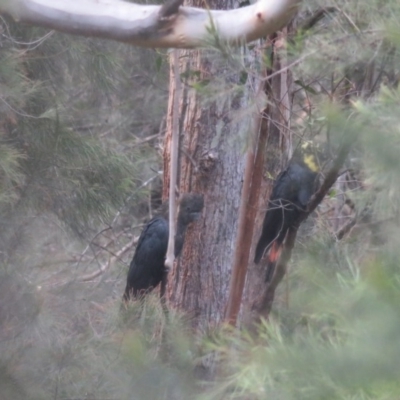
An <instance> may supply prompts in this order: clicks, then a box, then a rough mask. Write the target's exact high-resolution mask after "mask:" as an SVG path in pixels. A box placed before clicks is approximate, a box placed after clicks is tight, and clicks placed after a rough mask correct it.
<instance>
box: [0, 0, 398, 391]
mask: <svg viewBox="0 0 400 400" xmlns="http://www.w3.org/2000/svg"><path fill="white" fill-rule="evenodd" d="M397 3H398V2H397V1H386V2H381V1H378V0H368V1H353V2H347V1H336V2H333V3H331V2H328V1H325V0H323V1H307V2H305V4H304V5H303V7H302V9H301V11H300V12H299V15H298V16H297V17H296V21H295V23H294V24H293V26H292V27H290V29H289V30H290V31H291V32H292V33H293V34H292V36H291V37H290V40H288V41H287V42H286V45H284V44H283V40H281V41H280V42H279V43H278V45H275V47H276V50H275V51H277V52H278V53H279V54H280V57H281V59H284V60H285V62H286V65H287V66H288V68H286V69H283V70H282V73H284V72H285V73H286V72H287V71H290V77H287V76H286V78H287V79H289V78H290V80H291V84H290V93H289V95H288V96H287V97H288V101H289V102H290V121H291V135H290V139H287V140H286V142H285V143H284V144H283V145H281V146H280V152H279V154H275V156H276V160H275V164H274V165H275V168H276V169H277V170H279V169H280V168H282V167H283V166H284V165H285V163H286V162H287V159H288V158H289V157H290V154H291V152H292V151H293V147H294V146H295V145H296V144H297V142H298V140H299V139H309V138H314V139H315V138H320V137H322V138H323V139H322V140H324V141H326V140H329V143H330V144H331V152H332V157H333V158H334V156H335V154H336V152H337V148H338V145H339V144H340V142H341V140H342V135H343V133H346V132H347V133H348V132H356V133H357V142H356V143H355V144H354V146H353V148H352V150H351V153H350V155H349V157H348V159H347V161H346V163H345V165H344V166H343V169H342V173H341V175H340V177H339V179H338V181H337V182H336V184H335V185H334V187H333V189H332V190H331V191H330V192H329V195H328V196H327V198H326V199H325V200H324V202H323V203H322V204H321V205H320V206H319V208H318V209H317V211H316V213H314V215H313V217H312V218H310V220H309V221H308V222H307V223H306V224H304V226H303V227H302V229H301V231H300V233H299V235H298V239H297V243H296V247H295V251H294V254H293V258H292V261H291V263H290V264H291V268H290V270H289V272H288V274H287V275H286V277H285V279H284V281H283V282H282V284H281V285H280V286H279V288H278V292H277V295H276V297H275V302H274V308H273V310H272V312H271V314H270V316H269V317H270V318H269V320H268V322H265V321H263V322H262V324H261V327H260V328H259V331H258V333H257V335H254V334H250V333H249V332H248V331H247V329H246V326H243V329H241V330H235V329H233V328H232V327H228V328H227V327H224V326H222V325H221V324H219V322H220V321H218V320H215V319H211V318H210V319H209V320H204V321H202V323H201V324H198V325H195V326H196V328H197V329H193V323H192V322H193V321H192V320H191V316H190V315H188V314H181V312H180V311H178V310H175V309H174V308H172V309H171V312H170V314H169V319H166V318H165V316H164V314H163V312H162V309H161V308H160V306H159V304H158V300H157V296H156V295H154V296H151V297H150V298H149V299H148V300H147V301H146V303H145V306H144V309H143V310H139V309H138V308H140V307H138V306H137V305H135V304H133V305H132V306H131V307H130V309H129V310H128V311H129V312H128V313H126V314H125V315H123V316H121V313H120V303H121V296H122V292H123V289H124V284H125V277H126V272H127V268H128V264H129V262H130V260H131V257H132V255H133V251H134V245H135V242H136V240H137V236H138V234H139V233H140V230H141V228H142V227H143V224H144V223H145V221H147V220H148V219H149V218H150V217H151V215H153V213H154V210H155V209H156V208H157V207H158V205H159V204H160V201H161V193H162V173H163V160H162V156H163V153H164V150H165V149H164V134H165V132H166V127H167V121H166V114H167V103H168V97H169V91H168V84H169V82H168V79H169V76H168V74H169V66H168V62H169V56H168V52H167V51H164V50H163V51H157V50H148V49H147V50H145V49H138V48H134V47H131V46H128V45H123V44H118V43H115V42H110V41H105V40H98V39H89V38H82V37H72V36H68V35H64V34H60V33H56V32H49V31H46V30H43V29H40V28H34V27H25V26H21V25H18V24H16V23H14V22H13V21H11V20H10V19H6V18H1V21H0V22H1V38H0V40H1V42H0V44H1V48H0V89H1V90H0V92H1V98H0V100H1V102H0V113H1V118H0V154H1V155H0V216H1V226H2V229H1V232H0V261H1V274H2V279H1V282H0V298H1V301H0V351H1V359H0V394H1V398H4V399H11V398H12V399H19V398H20V399H49V398H52V399H67V398H84V399H106V398H110V399H163V398H165V399H175V398H176V399H188V398H199V399H203V398H204V399H230V398H232V399H264V398H282V399H292V398H295V399H302V398H304V399H313V398H315V399H320V398H323V397H324V398H333V399H335V398H338V399H339V398H340V399H369V398H371V399H372V398H373V399H394V398H398V397H399V393H400V385H399V382H400V379H399V378H400V377H399V374H400V373H399V371H400V365H399V363H400V361H399V360H400V339H399V338H400V335H399V334H398V333H399V331H400V315H399V312H398V304H399V301H400V290H399V289H400V287H399V285H400V280H399V279H400V274H399V256H400V253H399V238H400V235H399V233H400V232H399V227H398V207H399V195H400V190H399V183H400V181H399V176H400V175H399V172H400V152H399V138H398V135H399V133H400V131H399V126H400V114H399V111H398V110H399V106H400V92H399V89H398V80H399V73H400V71H399V66H400V64H399V57H398V56H399V46H400V26H399V22H398V21H399V20H400V5H399V4H397ZM234 6H239V4H235V5H232V7H234ZM327 7H331V8H332V7H334V10H330V11H327V12H325V13H323V14H322V17H321V18H320V19H319V20H318V21H316V23H315V24H314V25H313V26H312V27H311V28H310V29H306V30H301V29H297V27H299V26H302V23H303V22H304V21H307V20H308V18H309V17H310V16H311V15H314V12H315V11H316V10H319V9H321V8H325V9H327ZM269 51H270V48H269V45H268V42H265V41H264V42H260V43H259V42H257V43H256V44H254V43H253V44H251V45H249V46H246V47H245V48H240V49H233V48H229V47H224V46H223V45H221V44H220V45H219V46H215V48H212V49H207V50H201V51H200V52H204V53H203V54H204V55H205V56H206V58H207V62H208V63H209V64H211V65H212V66H213V68H215V70H219V71H223V73H222V72H221V73H216V74H209V73H208V74H207V77H206V78H204V77H203V75H202V74H203V71H202V70H200V69H198V70H196V69H194V68H192V69H191V70H190V72H189V73H186V74H182V76H181V79H182V80H186V81H185V83H186V86H187V87H190V90H191V92H192V93H195V96H196V101H197V102H198V104H199V106H200V107H201V108H202V109H208V108H210V109H213V107H215V104H223V105H224V106H226V105H230V106H231V107H232V108H233V109H235V110H236V111H235V112H236V113H237V115H236V118H235V119H232V121H233V122H232V123H233V124H237V125H240V124H246V123H247V122H245V123H243V122H241V121H247V120H246V118H251V115H252V113H253V112H254V105H255V104H256V102H257V100H258V99H257V98H256V97H254V98H252V97H251V93H252V91H251V90H249V89H248V88H249V87H251V86H252V84H253V83H254V82H255V81H256V80H262V76H263V75H262V71H263V68H266V67H271V66H273V65H270V61H269V58H268V54H269V53H268V52H269ZM211 70H212V69H211ZM243 93H244V94H245V96H246V99H245V101H243V97H242V98H240V100H238V97H237V96H243ZM238 105H240V107H238ZM235 107H236V108H235ZM237 110H240V112H237ZM221 115H222V117H221V120H223V121H225V120H224V118H225V115H224V114H223V113H221ZM241 118H242V120H241ZM217 128H218V126H217ZM224 129H225V128H221V129H220V130H218V129H217V131H218V132H219V135H221V136H223V135H225V134H226V132H225V130H224ZM249 137H250V133H249V132H247V131H246V130H243V129H238V134H237V135H232V136H231V137H230V138H229V140H228V141H227V142H225V144H224V146H225V147H224V149H222V150H223V151H225V152H226V153H229V151H230V150H232V152H233V153H232V154H233V155H232V159H234V157H237V159H238V160H240V161H239V162H238V169H239V167H240V165H242V164H243V160H244V155H245V151H246V149H247V146H248V145H249ZM219 139H220V136H218V138H217V139H216V140H214V142H213V143H214V145H215V146H217V145H221V142H218V140H219ZM278 147H279V146H278ZM216 149H217V150H219V151H220V153H221V149H218V148H216ZM212 150H215V149H212ZM210 154H211V155H212V154H213V153H212V152H209V155H210ZM267 154H268V150H267ZM228 159H229V157H228ZM277 160H278V161H277ZM211 161H212V158H211ZM190 162H191V161H190ZM241 163H242V164H241ZM271 165H272V164H271ZM207 168H208V167H207ZM275 176H276V175H275V170H274V169H271V170H267V171H265V173H264V175H263V177H264V181H265V182H266V184H267V183H268V182H272V181H273V179H272V178H274V177H275ZM237 183H240V182H239V181H238V182H237ZM231 190H232V193H229V196H230V201H231V202H232V203H233V205H234V206H235V207H236V209H238V204H239V203H240V190H239V191H235V192H233V187H232V185H231ZM266 190H267V189H266ZM262 212H263V210H262V209H260V213H261V214H262ZM259 222H260V221H259ZM193 229H196V227H193ZM189 243H190V242H189ZM230 251H231V250H230ZM250 273H251V271H250ZM221 279H222V280H224V282H226V283H225V284H224V286H225V287H228V283H229V276H226V275H223V276H222V277H221ZM247 290H248V289H247ZM206 292H207V291H205V293H206ZM212 300H213V299H212V298H211V297H209V298H207V297H205V298H204V302H203V304H202V305H200V306H199V309H208V308H212V307H213V305H210V304H211V302H212ZM243 312H245V311H243ZM202 315H205V314H204V313H203V314H202ZM210 315H214V314H213V312H210ZM244 320H245V318H243V321H244ZM216 322H218V323H216ZM244 325H245V323H244ZM210 370H212V371H215V370H217V372H218V379H215V377H214V379H210V372H209V371H210Z"/></svg>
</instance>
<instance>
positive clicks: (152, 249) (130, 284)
mask: <svg viewBox="0 0 400 400" xmlns="http://www.w3.org/2000/svg"><path fill="white" fill-rule="evenodd" d="M203 205H204V200H203V196H202V195H201V194H196V193H187V194H184V195H183V196H182V198H181V199H180V202H179V212H178V220H177V227H176V235H175V257H178V256H179V255H180V253H181V251H182V248H183V243H184V240H185V233H186V229H187V227H188V226H189V225H190V224H191V223H192V222H194V221H196V220H198V219H199V218H200V215H201V211H202V209H203ZM168 220H169V217H168V201H167V202H164V203H163V204H162V206H161V210H160V212H159V213H158V214H157V215H156V216H155V217H154V218H152V219H151V220H150V221H149V222H148V223H147V225H146V226H145V227H144V229H143V231H142V233H141V234H140V237H139V240H138V243H137V246H136V250H135V254H134V256H133V259H132V261H131V264H130V266H129V271H128V276H127V282H126V288H125V292H124V296H123V300H124V301H128V300H129V299H130V298H131V296H133V297H134V298H137V297H139V296H141V295H144V294H146V293H149V292H150V291H151V290H153V289H154V288H155V287H157V286H158V285H159V283H160V282H161V280H162V279H163V276H164V273H165V268H166V267H165V265H164V263H165V257H166V254H167V248H168V238H169V225H168Z"/></svg>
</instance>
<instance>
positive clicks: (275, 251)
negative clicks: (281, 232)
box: [265, 240, 283, 282]
mask: <svg viewBox="0 0 400 400" xmlns="http://www.w3.org/2000/svg"><path fill="white" fill-rule="evenodd" d="M282 247H283V245H282V243H279V242H278V241H277V240H275V242H274V243H272V246H271V248H270V250H269V252H268V256H267V274H266V276H265V282H271V280H272V277H273V276H274V272H275V266H276V263H277V262H278V260H279V257H280V255H281V252H282Z"/></svg>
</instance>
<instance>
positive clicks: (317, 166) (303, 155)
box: [296, 140, 326, 172]
mask: <svg viewBox="0 0 400 400" xmlns="http://www.w3.org/2000/svg"><path fill="white" fill-rule="evenodd" d="M323 147H324V146H323V145H321V144H319V143H316V142H312V141H311V140H305V141H303V142H302V143H301V145H300V146H299V148H298V150H297V151H296V153H297V154H296V158H297V159H299V160H301V161H302V162H303V163H304V164H305V165H306V166H307V167H308V168H309V169H310V170H311V171H313V172H319V171H320V170H321V162H324V160H326V156H325V150H324V148H323Z"/></svg>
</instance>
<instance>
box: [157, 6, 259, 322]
mask: <svg viewBox="0 0 400 400" xmlns="http://www.w3.org/2000/svg"><path fill="white" fill-rule="evenodd" d="M233 3H234V2H233V1H232V2H231V1H229V2H225V1H214V2H212V4H211V5H210V6H212V7H215V6H217V7H218V6H222V7H224V8H229V7H232V6H233ZM192 5H194V6H196V5H200V2H198V3H197V4H196V3H193V4H192ZM211 57H213V58H215V57H221V56H220V55H219V54H217V55H216V54H215V52H210V51H208V52H207V51H181V52H180V70H181V73H182V75H183V76H195V78H196V80H205V81H206V80H210V81H211V82H212V79H213V77H214V76H225V75H226V73H227V69H226V68H218V67H216V66H215V64H214V63H213V61H212V59H211ZM172 75H173V71H172V69H171V80H170V82H171V89H170V90H171V92H170V99H169V108H168V122H167V126H168V128H167V138H166V142H165V143H166V145H165V150H164V152H165V154H164V155H165V157H164V173H165V174H164V175H165V178H164V196H167V192H166V188H167V187H168V182H169V176H168V171H169V161H170V157H169V150H168V149H169V141H170V132H171V129H170V127H171V121H172V119H171V117H172V103H173V96H174V94H175V88H174V79H173V76H172ZM229 78H232V75H229ZM234 80H235V83H236V84H238V85H239V84H240V74H239V73H238V74H237V75H236V76H234ZM190 83H192V82H189V81H188V82H184V85H183V87H184V89H183V90H182V92H183V93H182V99H181V107H180V118H181V121H180V122H181V143H180V149H181V151H180V157H179V162H180V166H179V171H180V184H179V192H180V193H183V192H199V193H203V194H204V210H203V216H202V218H201V219H200V220H199V221H198V222H196V223H194V224H193V225H192V226H191V227H190V228H189V230H188V232H187V234H186V239H185V246H184V250H183V252H182V255H181V257H180V259H179V261H178V262H177V263H175V267H174V269H173V270H172V271H171V273H170V274H169V288H168V299H169V302H170V304H171V305H173V306H176V307H179V308H181V309H183V310H185V311H186V312H187V313H188V314H189V315H190V316H191V317H192V321H193V326H194V327H202V328H205V327H207V326H208V324H211V325H214V324H218V323H219V322H221V321H222V320H223V319H224V313H225V305H226V301H227V295H228V288H229V279H230V275H231V268H232V262H233V254H234V244H235V238H236V231H237V223H238V209H239V204H240V193H241V188H242V179H243V173H244V164H245V157H244V155H245V140H244V138H245V137H246V135H247V134H249V133H250V129H249V127H250V125H251V124H250V122H251V118H252V116H251V112H250V111H249V110H248V107H249V98H250V96H249V93H248V90H244V91H238V92H239V94H237V95H231V96H229V95H228V96H224V98H222V96H220V97H219V98H218V99H217V101H214V102H208V103H207V106H204V105H203V104H201V101H200V98H199V95H198V93H196V91H195V90H194V89H191V88H190ZM230 83H232V81H230ZM210 84H211V85H212V83H210ZM248 87H249V86H247V88H248ZM239 114H241V116H240V117H239V118H238V115H239Z"/></svg>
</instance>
